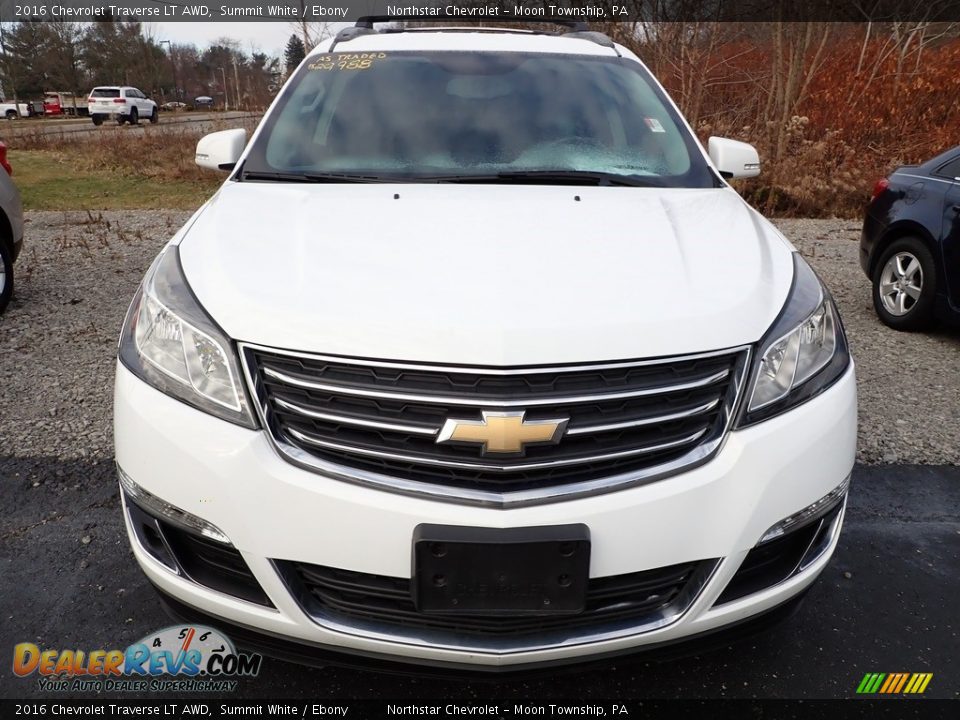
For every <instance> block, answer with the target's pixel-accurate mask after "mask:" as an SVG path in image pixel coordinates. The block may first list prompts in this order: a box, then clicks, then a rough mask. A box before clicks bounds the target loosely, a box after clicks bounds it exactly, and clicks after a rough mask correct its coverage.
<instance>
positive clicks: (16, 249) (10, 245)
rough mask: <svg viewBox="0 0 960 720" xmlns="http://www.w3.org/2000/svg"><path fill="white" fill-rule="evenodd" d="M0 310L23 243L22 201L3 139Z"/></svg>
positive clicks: (8, 295) (0, 163) (0, 150)
mask: <svg viewBox="0 0 960 720" xmlns="http://www.w3.org/2000/svg"><path fill="white" fill-rule="evenodd" d="M0 167H2V168H3V170H0V313H2V312H3V311H4V310H5V309H6V307H7V303H9V302H10V298H11V297H12V296H13V263H14V261H15V260H16V259H17V256H18V255H19V254H20V248H22V247H23V205H22V204H21V203H20V192H19V191H18V190H17V186H16V185H14V184H13V180H12V179H11V177H10V176H11V174H12V173H13V168H11V167H10V162H9V161H8V160H7V146H6V145H5V144H4V143H2V142H0Z"/></svg>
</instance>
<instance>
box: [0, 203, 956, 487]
mask: <svg viewBox="0 0 960 720" xmlns="http://www.w3.org/2000/svg"><path fill="white" fill-rule="evenodd" d="M188 217H189V213H186V212H179V211H124V212H103V213H99V212H98V213H94V214H92V215H91V214H89V213H83V212H70V213H68V212H32V213H28V214H27V243H26V246H25V248H24V251H23V254H22V255H21V258H20V260H19V261H18V263H17V284H16V293H15V297H14V301H13V302H12V304H11V306H10V307H9V309H8V311H7V313H6V314H5V315H4V316H3V317H0V408H3V412H2V415H0V457H3V456H5V455H7V456H9V455H13V456H16V457H20V458H27V457H33V458H43V457H47V458H50V457H56V458H58V459H60V460H79V459H82V460H84V461H86V462H88V463H91V462H92V463H94V464H97V463H102V462H107V461H109V460H110V459H111V458H112V455H113V448H112V439H111V430H110V422H111V392H112V384H113V363H114V356H115V351H116V339H117V334H118V332H119V328H120V324H121V322H122V319H123V314H124V312H125V310H126V308H127V303H128V301H129V299H130V297H131V296H132V295H133V292H134V290H135V289H136V286H137V283H138V282H139V280H140V278H141V276H142V275H143V272H144V271H145V270H146V268H147V266H148V264H149V263H150V260H151V259H152V258H153V256H154V255H155V254H156V252H157V250H158V249H159V248H160V247H161V246H162V244H163V243H164V242H165V241H166V239H167V238H168V237H169V236H170V235H172V234H173V232H174V231H175V230H176V229H177V228H178V227H179V226H180V225H181V224H182V223H183V222H184V221H185V220H186V219H187V218H188ZM778 225H779V226H780V227H781V229H782V230H783V231H784V233H785V234H786V235H787V237H789V238H790V239H791V240H792V241H793V242H794V243H795V244H796V245H797V247H798V248H799V249H800V250H801V251H802V252H803V253H804V255H806V257H808V258H809V259H810V260H811V262H812V264H813V265H814V267H815V268H816V269H817V271H818V272H820V274H821V276H822V277H823V278H824V279H825V281H826V282H827V284H828V285H829V286H830V288H831V290H832V291H833V293H834V295H835V297H836V298H837V302H838V303H839V305H840V310H841V312H842V314H843V318H844V321H845V323H846V326H847V330H848V334H849V336H850V342H851V345H852V348H853V353H854V356H855V358H856V361H857V374H858V378H859V387H860V442H859V453H858V455H859V460H860V461H861V462H863V463H868V464H876V463H910V464H934V465H940V464H960V422H958V421H960V373H957V371H956V363H957V357H958V351H960V332H957V331H950V330H938V331H936V332H933V333H930V334H923V335H916V334H910V335H908V334H901V333H896V332H894V331H892V330H890V329H888V328H886V327H885V326H884V325H882V324H881V323H880V322H879V320H877V318H876V316H875V315H874V313H873V308H872V306H871V304H870V287H869V283H868V281H867V280H866V278H865V277H864V276H863V274H862V272H861V270H860V266H859V264H858V262H857V240H858V238H859V231H860V228H859V224H858V223H857V222H855V221H850V220H784V221H780V222H778ZM59 472H62V471H59ZM31 474H32V473H31ZM44 474H45V473H44V472H43V469H42V468H40V467H38V468H37V473H36V476H35V477H28V478H23V480H29V481H31V482H36V483H39V482H41V481H42V479H43V478H44Z"/></svg>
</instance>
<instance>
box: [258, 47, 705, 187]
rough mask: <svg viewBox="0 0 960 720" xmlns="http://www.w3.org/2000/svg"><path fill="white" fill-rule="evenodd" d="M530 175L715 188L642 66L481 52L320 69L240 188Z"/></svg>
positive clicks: (349, 56)
mask: <svg viewBox="0 0 960 720" xmlns="http://www.w3.org/2000/svg"><path fill="white" fill-rule="evenodd" d="M527 173H529V174H531V175H536V174H539V175H540V177H542V178H546V180H547V181H549V179H550V176H551V175H553V176H554V179H558V180H560V181H570V180H571V178H573V181H576V178H577V177H579V176H581V175H582V176H583V177H591V178H592V181H593V182H596V181H597V178H603V177H608V178H609V177H612V178H614V179H618V178H624V179H631V178H632V179H636V182H633V183H624V184H642V185H653V186H664V187H713V186H714V184H715V180H716V179H715V178H714V177H713V175H712V173H711V172H710V171H709V169H708V167H707V165H706V163H705V162H704V160H703V157H702V155H701V154H700V152H699V151H698V150H697V146H696V141H695V139H694V138H693V137H692V136H691V135H690V133H689V131H688V130H687V129H686V128H685V127H684V126H683V124H682V122H681V121H680V119H679V117H678V116H677V114H676V112H675V111H674V110H673V109H672V108H671V107H670V106H669V104H668V102H667V101H666V98H665V97H664V96H663V94H662V93H661V92H660V91H659V89H657V88H656V86H655V84H654V83H653V82H652V80H651V79H650V77H649V76H648V74H647V73H646V71H645V70H644V69H643V67H642V66H641V65H640V64H638V63H636V62H633V61H630V60H625V59H620V58H601V57H593V56H589V57H588V56H577V55H545V54H526V53H476V52H474V53H466V52H422V53H414V52H404V53H385V52H375V53H334V54H328V55H320V56H317V57H314V58H311V59H310V60H308V61H307V63H306V64H305V65H304V66H303V67H302V68H301V69H300V71H299V72H298V73H297V74H296V76H295V77H294V78H293V79H292V80H291V81H290V83H289V84H288V85H287V87H286V88H285V89H284V92H283V96H282V97H281V100H280V102H279V103H278V106H277V108H276V109H275V110H274V111H273V112H272V113H271V114H270V116H269V117H268V118H267V121H266V124H265V126H264V128H263V131H262V132H261V133H260V135H259V136H258V139H257V141H256V142H255V144H254V146H253V148H251V152H250V155H249V156H248V159H247V160H246V161H245V163H244V166H243V174H242V175H241V178H242V179H247V178H250V179H254V178H255V177H256V179H270V178H269V177H268V175H270V174H273V175H274V179H281V177H282V179H284V180H296V179H298V178H299V179H303V180H307V179H308V176H323V175H326V176H327V177H328V178H329V179H331V180H334V181H336V180H337V179H340V180H343V181H348V180H349V178H350V177H351V176H352V177H353V178H354V179H356V178H357V177H359V176H362V177H363V179H368V180H386V181H391V180H396V181H416V180H429V181H439V182H442V181H444V180H451V181H454V180H456V181H459V182H470V181H471V180H475V181H477V182H490V181H491V180H492V181H497V180H498V179H504V180H505V181H508V180H507V179H508V178H513V179H516V178H517V177H523V176H524V175H525V174H527ZM257 176H259V177H257Z"/></svg>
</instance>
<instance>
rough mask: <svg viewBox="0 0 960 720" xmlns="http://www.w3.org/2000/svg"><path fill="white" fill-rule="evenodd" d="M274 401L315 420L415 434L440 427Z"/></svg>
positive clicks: (437, 430) (426, 433)
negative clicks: (357, 415)
mask: <svg viewBox="0 0 960 720" xmlns="http://www.w3.org/2000/svg"><path fill="white" fill-rule="evenodd" d="M274 402H275V403H276V404H277V405H279V406H280V407H282V408H283V409H284V410H289V411H290V412H292V413H296V414H297V415H303V416H304V417H308V418H313V419H314V420H323V421H325V422H330V423H335V424H337V425H353V426H355V427H366V428H374V429H376V430H389V431H391V432H399V433H411V434H413V435H436V434H437V433H438V432H439V428H428V427H421V426H419V425H400V424H397V423H389V422H383V421H381V420H364V419H363V418H358V417H351V416H349V415H335V414H333V413H324V412H317V411H316V410H310V409H308V408H305V407H301V406H299V405H297V404H295V403H292V402H289V401H287V400H284V399H283V398H276V399H275V400H274Z"/></svg>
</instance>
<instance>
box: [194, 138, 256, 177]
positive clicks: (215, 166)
mask: <svg viewBox="0 0 960 720" xmlns="http://www.w3.org/2000/svg"><path fill="white" fill-rule="evenodd" d="M246 145H247V131H246V130H244V129H242V128H239V129H236V130H221V131H220V132H215V133H210V134H209V135H204V136H203V137H202V138H200V142H198V143H197V156H196V161H197V165H199V166H200V167H202V168H207V169H208V170H233V168H234V166H235V165H236V164H237V160H239V159H240V156H241V155H242V154H243V148H245V147H246Z"/></svg>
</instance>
